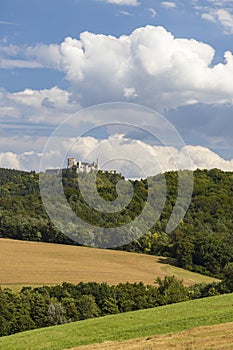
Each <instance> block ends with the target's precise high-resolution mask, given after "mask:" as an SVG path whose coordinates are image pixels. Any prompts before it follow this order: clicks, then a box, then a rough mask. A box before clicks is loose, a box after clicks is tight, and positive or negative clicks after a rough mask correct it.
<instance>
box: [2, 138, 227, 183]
mask: <svg viewBox="0 0 233 350" xmlns="http://www.w3.org/2000/svg"><path fill="white" fill-rule="evenodd" d="M57 141H58V142H57V148H56V149H54V150H53V151H51V150H50V151H49V152H47V153H44V154H43V159H45V163H44V164H47V167H48V168H51V167H59V166H61V164H66V163H65V162H64V163H63V161H64V159H63V158H64V154H66V153H65V151H66V150H67V147H68V148H69V155H73V156H75V157H77V158H78V159H81V160H83V159H85V160H88V161H90V162H92V161H93V160H96V158H98V159H99V163H100V166H101V168H102V169H107V170H111V169H116V170H117V171H119V172H121V173H122V174H124V175H125V176H127V177H145V176H150V175H155V174H157V173H161V172H162V173H163V172H165V171H169V170H177V169H190V170H195V169H197V168H199V169H212V168H219V169H222V170H224V171H233V159H232V160H224V159H223V158H221V157H220V156H218V155H217V154H216V153H214V152H212V151H211V150H209V149H208V148H204V147H201V146H184V147H183V148H182V149H181V150H177V149H176V148H174V147H164V146H151V145H148V144H146V143H144V142H142V141H139V140H132V139H127V138H124V136H122V135H114V136H112V137H110V138H109V139H103V140H97V139H96V138H94V137H84V138H80V139H78V141H77V142H74V141H75V140H74V139H63V138H62V139H60V140H57ZM71 141H72V142H71ZM71 143H72V146H71V147H70V144H71ZM41 157H42V153H41V152H39V151H31V152H25V151H24V152H22V153H19V154H16V153H14V152H5V153H4V152H2V153H0V167H7V168H14V169H23V170H34V169H35V170H36V171H38V170H39V164H40V160H41Z"/></svg>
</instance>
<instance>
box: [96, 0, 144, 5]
mask: <svg viewBox="0 0 233 350" xmlns="http://www.w3.org/2000/svg"><path fill="white" fill-rule="evenodd" d="M102 1H104V2H106V3H107V4H115V5H128V6H138V5H139V4H140V3H139V2H138V1H137V0H102Z"/></svg>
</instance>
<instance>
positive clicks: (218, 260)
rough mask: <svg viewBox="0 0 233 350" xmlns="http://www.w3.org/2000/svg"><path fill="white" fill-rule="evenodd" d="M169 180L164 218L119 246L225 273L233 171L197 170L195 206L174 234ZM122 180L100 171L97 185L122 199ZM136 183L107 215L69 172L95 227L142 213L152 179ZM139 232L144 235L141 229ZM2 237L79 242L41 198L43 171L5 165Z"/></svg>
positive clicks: (67, 183)
mask: <svg viewBox="0 0 233 350" xmlns="http://www.w3.org/2000/svg"><path fill="white" fill-rule="evenodd" d="M48 176H52V175H48ZM165 178H166V182H167V196H166V203H165V206H164V209H163V211H162V213H161V215H160V219H159V220H158V221H157V222H156V223H155V224H154V226H153V227H152V228H151V229H150V230H149V231H148V232H147V233H146V234H145V235H144V236H142V237H141V238H139V239H136V240H133V242H132V243H130V244H127V245H123V246H121V247H120V248H117V249H123V250H128V251H134V252H138V253H146V254H156V255H164V256H167V257H170V258H173V261H174V263H176V264H177V265H178V266H181V267H184V268H186V269H189V270H193V271H198V272H202V273H204V274H209V275H212V276H216V277H222V276H223V269H224V267H225V266H226V265H227V264H228V263H230V262H233V219H232V213H233V201H232V198H233V173H231V172H223V171H221V170H218V169H213V170H208V171H207V170H196V171H195V172H194V190H193V195H192V201H191V205H190V207H189V209H188V211H187V213H186V215H185V217H184V219H183V220H182V221H181V223H180V225H179V226H178V227H177V228H176V229H175V230H174V231H173V232H172V233H170V234H166V233H165V228H166V224H167V222H168V220H169V217H170V215H171V212H172V209H173V207H174V205H175V202H176V197H177V178H178V175H177V172H168V173H166V174H165ZM120 179H122V177H121V176H120V175H119V174H110V173H102V172H99V173H98V176H97V189H98V192H99V194H100V195H101V196H102V197H103V199H105V200H107V201H112V200H114V199H116V197H117V193H116V184H117V182H118V181H119V180H120ZM158 179H159V176H157V177H154V178H151V179H150V181H152V183H153V186H154V187H155V188H157V187H158V186H160V183H159V181H158ZM125 182H126V181H125ZM131 183H132V185H133V186H134V195H133V198H132V200H131V202H130V204H129V205H128V206H127V207H126V208H125V209H123V210H121V211H120V212H119V213H117V214H116V213H115V214H111V213H102V212H101V211H100V212H98V211H97V210H94V209H91V208H90V207H89V206H88V204H87V203H86V202H85V201H84V199H83V197H82V195H81V193H80V190H79V187H78V175H77V174H76V173H75V171H63V184H64V192H65V195H66V198H67V200H68V202H69V203H70V205H71V207H72V209H73V210H74V212H76V213H77V214H78V216H79V217H81V218H82V219H83V220H84V221H86V222H88V223H90V224H92V225H93V227H95V226H96V227H115V226H117V225H124V224H126V223H129V222H130V221H131V220H133V219H134V218H135V217H137V216H138V214H139V213H140V212H141V210H142V209H143V208H144V206H145V203H146V200H147V191H148V182H147V179H144V180H140V181H139V180H136V181H131ZM156 186H157V187H156ZM155 200H156V199H155ZM62 209H63V208H62V207H60V208H59V203H58V210H60V211H61V212H62ZM151 210H152V209H151ZM76 235H77V237H75V239H76V240H77V241H78V237H79V235H80V236H82V237H85V232H83V231H82V230H81V229H79V227H76ZM124 235H126V236H127V235H128V237H129V238H130V237H134V232H124ZM89 236H90V235H89ZM136 236H140V235H139V234H138V232H137V235H136ZM0 237H3V238H12V239H21V240H31V241H43V242H55V243H62V244H77V243H76V242H74V241H73V240H72V239H70V238H68V237H67V236H66V235H63V234H62V233H61V232H59V230H58V229H56V228H55V227H54V225H53V224H52V223H51V221H50V220H49V218H48V216H47V214H46V211H45V209H44V206H43V204H42V200H41V197H40V191H39V175H38V174H36V173H35V172H30V173H28V172H22V171H16V170H8V169H0ZM108 239H112V237H106V236H101V237H98V241H97V242H94V241H93V242H90V241H89V240H88V238H87V241H86V242H85V244H86V245H93V246H94V245H95V243H96V245H97V246H101V245H103V246H104V245H105V244H106V241H107V240H108ZM128 241H130V239H129V240H128Z"/></svg>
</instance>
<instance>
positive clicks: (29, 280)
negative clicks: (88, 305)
mask: <svg viewBox="0 0 233 350" xmlns="http://www.w3.org/2000/svg"><path fill="white" fill-rule="evenodd" d="M0 252H1V254H0V266H1V270H0V285H1V286H3V287H9V288H12V289H20V288H21V287H22V286H26V285H32V286H37V285H45V284H46V285H53V284H59V283H62V282H71V283H78V282H81V281H83V282H90V281H95V282H107V283H109V284H117V283H120V282H127V281H128V282H140V281H142V282H144V283H145V284H153V283H154V281H155V278H156V277H158V276H159V277H161V278H163V277H164V276H166V275H168V274H170V275H171V274H172V275H175V276H176V277H178V278H180V279H183V280H184V284H185V285H191V284H194V283H200V282H206V283H209V282H212V281H213V280H214V279H213V278H210V277H207V276H203V275H200V274H196V273H192V272H190V271H186V270H183V269H180V268H177V267H174V266H171V265H168V264H165V263H162V262H161V261H163V259H164V258H160V257H155V256H149V255H144V254H135V253H127V252H120V251H110V250H105V249H94V248H84V247H75V246H67V245H59V244H48V243H36V242H23V241H14V240H9V239H0Z"/></svg>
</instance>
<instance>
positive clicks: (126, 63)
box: [0, 26, 233, 119]
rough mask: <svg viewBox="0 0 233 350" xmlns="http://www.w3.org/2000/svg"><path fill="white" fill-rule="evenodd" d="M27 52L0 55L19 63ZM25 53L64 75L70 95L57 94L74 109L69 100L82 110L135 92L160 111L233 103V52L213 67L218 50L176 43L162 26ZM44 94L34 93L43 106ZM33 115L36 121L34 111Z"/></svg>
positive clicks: (188, 41)
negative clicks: (189, 106)
mask: <svg viewBox="0 0 233 350" xmlns="http://www.w3.org/2000/svg"><path fill="white" fill-rule="evenodd" d="M1 50H2V51H1ZM22 50H23V49H22V48H17V47H14V46H9V47H6V46H5V47H3V48H1V47H0V54H1V52H4V55H5V56H7V55H8V56H10V57H8V58H7V59H8V60H10V59H12V61H14V60H15V59H16V57H17V55H18V52H19V51H20V55H22ZM23 51H24V52H25V60H26V62H30V60H31V61H33V62H36V63H37V64H38V65H42V66H43V67H48V68H53V69H57V70H59V71H63V72H64V74H65V76H66V79H67V80H68V81H69V83H70V88H69V93H68V92H65V91H63V92H59V89H58V88H56V90H55V91H56V93H58V94H61V95H63V98H62V99H61V101H64V99H65V100H66V105H67V108H68V109H69V108H70V109H71V110H72V105H71V104H70V103H69V101H70V100H76V101H77V103H78V104H81V105H82V106H83V107H86V106H90V105H93V104H97V103H103V102H109V101H127V100H128V98H129V93H130V91H131V92H132V91H133V92H135V93H133V94H131V95H132V97H134V102H137V103H140V104H144V105H147V106H150V107H152V108H155V109H157V110H159V111H160V112H162V111H163V110H164V109H169V108H176V107H178V106H182V105H187V104H193V103H198V102H199V103H207V104H211V103H230V104H232V103H233V80H232V78H231V77H232V75H233V57H232V54H231V52H226V53H225V62H224V63H219V64H216V65H214V64H213V58H214V55H215V50H214V48H213V47H211V46H210V45H208V44H205V43H202V42H200V41H197V40H194V39H184V38H175V37H174V36H173V35H172V34H171V33H170V32H168V31H167V30H166V29H165V28H163V27H154V26H146V27H142V28H138V29H136V30H134V31H133V32H132V33H131V34H130V35H122V36H121V37H119V38H117V37H114V36H107V35H103V34H93V33H89V32H84V33H82V34H81V35H80V38H79V39H74V38H70V37H68V38H66V39H65V40H64V42H62V43H61V44H60V45H48V46H46V45H39V44H38V45H36V46H35V47H28V48H25V47H24V50H23ZM15 56H16V57H15ZM8 64H9V62H8ZM128 89H132V90H128ZM24 94H25V92H22V93H21V95H24ZM49 94H51V95H54V90H53V89H52V90H51V92H49V90H45V93H43V98H46V97H48V98H49V96H47V95H49ZM19 95H20V93H19ZM41 95H42V93H41V92H38V93H37V92H34V97H35V96H37V98H38V101H39V100H40V97H39V96H41ZM9 98H10V99H11V100H12V99H16V96H14V95H11V96H9ZM50 99H51V98H50ZM32 100H33V99H32V98H30V99H29V101H32ZM59 101H60V98H59V99H57V103H59ZM47 102H48V101H47ZM24 103H25V104H27V98H25V99H24ZM40 103H41V101H40ZM4 106H8V103H6V104H4ZM10 106H11V104H10ZM44 106H45V104H43V107H44ZM47 106H48V104H47ZM30 113H31V116H32V118H33V110H31V111H30ZM36 115H37V113H36ZM51 118H52V116H51ZM42 119H43V118H42Z"/></svg>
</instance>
